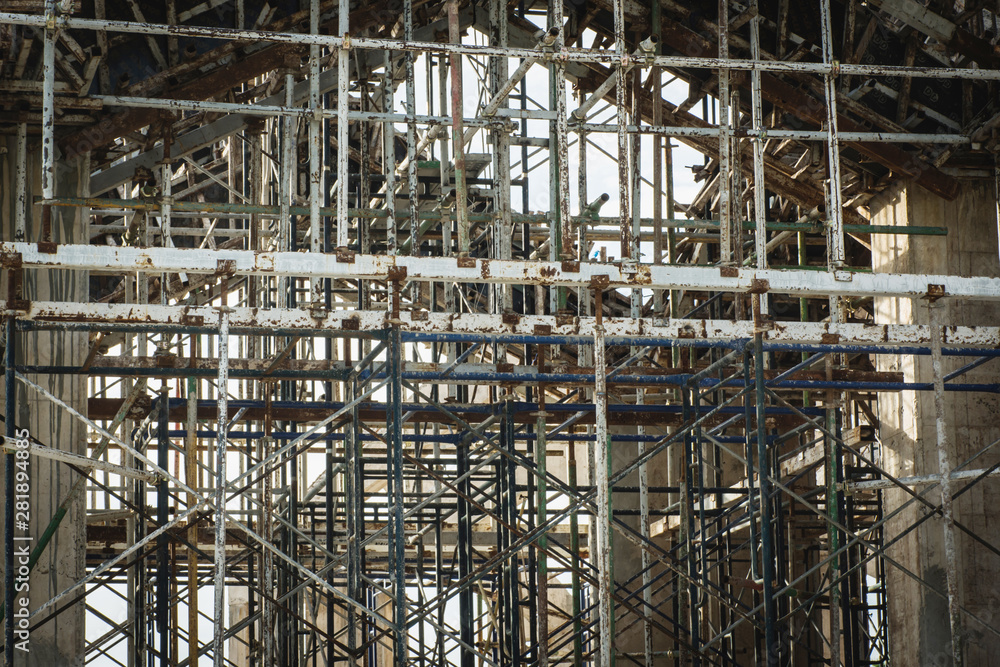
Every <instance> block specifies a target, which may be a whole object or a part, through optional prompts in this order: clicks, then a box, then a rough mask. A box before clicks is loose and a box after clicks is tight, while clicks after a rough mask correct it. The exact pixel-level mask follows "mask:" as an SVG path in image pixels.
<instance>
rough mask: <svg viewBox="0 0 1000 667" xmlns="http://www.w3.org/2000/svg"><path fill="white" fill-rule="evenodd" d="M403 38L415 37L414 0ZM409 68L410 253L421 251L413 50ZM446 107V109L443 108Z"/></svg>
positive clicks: (408, 4) (407, 2)
mask: <svg viewBox="0 0 1000 667" xmlns="http://www.w3.org/2000/svg"><path fill="white" fill-rule="evenodd" d="M403 39H404V40H405V41H406V42H407V43H409V42H411V41H413V0H403ZM403 64H404V65H405V70H406V186H407V192H408V194H407V198H408V199H407V203H408V204H409V209H410V214H409V217H410V254H411V255H419V254H420V217H419V215H418V213H419V202H418V201H417V83H416V80H415V78H414V72H413V51H412V50H409V49H408V50H407V51H405V52H404V55H403ZM442 111H443V109H442Z"/></svg>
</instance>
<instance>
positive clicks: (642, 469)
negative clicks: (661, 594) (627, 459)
mask: <svg viewBox="0 0 1000 667" xmlns="http://www.w3.org/2000/svg"><path fill="white" fill-rule="evenodd" d="M645 399H646V392H645V390H644V389H641V388H640V389H637V390H636V404H637V405H642V404H643V403H645ZM636 433H637V434H638V435H639V451H638V454H639V456H644V455H645V453H646V443H645V441H644V440H643V438H642V436H644V435H646V427H645V426H642V425H641V424H640V425H639V426H638V427H637V428H636ZM639 532H640V534H641V535H642V538H643V539H644V540H647V541H648V540H649V539H650V535H649V468H648V467H647V464H646V462H645V460H644V461H643V463H642V464H641V465H640V466H639ZM641 558H642V563H641V565H642V652H643V664H644V665H645V666H646V667H653V624H652V621H651V620H650V619H651V616H650V613H651V612H652V611H653V573H652V571H651V570H650V568H651V567H652V563H651V562H650V555H649V551H648V550H646V549H642V551H641Z"/></svg>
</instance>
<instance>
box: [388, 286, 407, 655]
mask: <svg viewBox="0 0 1000 667" xmlns="http://www.w3.org/2000/svg"><path fill="white" fill-rule="evenodd" d="M392 291H393V294H394V296H393V297H392V298H394V299H395V301H396V304H395V305H394V306H392V307H393V308H394V309H395V308H398V302H399V298H400V297H399V282H398V281H396V282H393V284H392ZM396 312H398V311H396ZM388 333H389V352H388V361H389V368H388V374H389V377H390V378H392V380H391V381H390V383H389V386H390V394H389V411H390V414H389V450H390V451H389V457H390V464H391V466H390V470H391V472H390V475H391V477H390V484H389V488H390V489H391V493H392V498H391V500H390V503H389V504H390V507H391V510H390V514H389V517H388V518H389V522H390V526H391V528H392V530H391V531H390V540H389V548H390V550H391V556H390V563H391V565H392V568H391V570H390V579H391V581H392V594H393V596H394V597H395V603H396V604H395V616H394V618H393V621H394V623H395V626H396V627H395V631H396V643H395V645H394V650H393V657H394V661H395V664H397V665H405V664H406V659H407V658H406V656H407V651H408V646H407V643H408V637H407V630H406V550H405V545H406V536H405V535H404V534H403V384H402V347H403V343H402V338H401V336H400V331H399V326H398V325H393V326H392V328H390V329H389V332H388Z"/></svg>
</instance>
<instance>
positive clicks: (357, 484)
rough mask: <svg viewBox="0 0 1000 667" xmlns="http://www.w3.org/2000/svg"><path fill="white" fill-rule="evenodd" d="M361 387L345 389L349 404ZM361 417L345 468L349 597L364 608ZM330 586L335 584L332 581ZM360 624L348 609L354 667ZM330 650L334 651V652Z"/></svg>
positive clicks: (354, 424)
mask: <svg viewBox="0 0 1000 667" xmlns="http://www.w3.org/2000/svg"><path fill="white" fill-rule="evenodd" d="M357 384H358V381H357V379H355V378H352V379H351V380H350V381H349V382H348V383H347V386H346V387H345V390H346V396H345V399H346V400H347V401H350V402H353V401H354V399H355V398H356V396H357ZM358 417H359V410H358V408H357V406H355V407H354V409H352V410H351V423H350V424H348V425H347V427H346V428H345V429H344V434H345V438H344V458H345V462H346V465H345V466H344V467H345V475H344V496H345V502H344V506H345V509H346V510H347V516H346V517H345V518H346V522H347V595H348V597H350V598H351V599H352V600H354V601H356V602H360V603H362V604H364V600H363V597H362V595H361V541H362V540H363V539H364V525H365V517H364V503H363V494H364V487H363V485H362V484H361V475H360V471H361V442H360V438H358V437H357V436H358V433H357V429H358ZM327 442H328V443H330V444H329V445H328V447H329V448H330V453H329V455H328V459H331V458H332V456H333V451H332V448H333V442H332V441H327ZM327 493H328V494H329V495H330V496H332V493H333V462H332V460H330V461H329V462H328V463H327ZM332 500H333V498H332V497H331V498H330V499H329V500H328V505H329V506H330V507H329V509H330V514H329V518H328V521H330V525H332V523H333V520H334V517H333V507H332ZM330 583H333V582H332V581H331V582H330ZM327 614H328V617H329V618H331V619H332V618H333V598H332V596H329V597H328V598H327ZM358 621H359V618H358V613H357V610H356V609H355V608H354V607H353V606H351V607H349V608H348V609H347V652H348V656H347V664H348V665H349V666H350V667H355V665H357V664H358V656H357V649H358ZM331 644H332V642H331ZM329 650H332V648H331V649H329Z"/></svg>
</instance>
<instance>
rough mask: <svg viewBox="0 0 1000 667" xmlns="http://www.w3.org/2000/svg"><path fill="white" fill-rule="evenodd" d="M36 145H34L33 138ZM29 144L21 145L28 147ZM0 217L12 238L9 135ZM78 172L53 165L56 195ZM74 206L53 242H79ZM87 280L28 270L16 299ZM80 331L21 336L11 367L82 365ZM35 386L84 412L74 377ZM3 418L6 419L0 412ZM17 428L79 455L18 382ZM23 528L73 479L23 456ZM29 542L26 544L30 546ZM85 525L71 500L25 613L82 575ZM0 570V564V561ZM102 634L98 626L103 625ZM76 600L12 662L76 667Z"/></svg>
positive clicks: (47, 515) (69, 288)
mask: <svg viewBox="0 0 1000 667" xmlns="http://www.w3.org/2000/svg"><path fill="white" fill-rule="evenodd" d="M35 143H37V140H36V141H35ZM30 144H31V142H30V141H29V146H30ZM0 148H6V152H4V151H2V150H0V153H3V154H2V155H0V216H2V226H0V229H2V234H3V239H4V240H10V239H13V237H14V234H13V230H14V210H15V208H14V207H15V195H16V188H15V182H16V181H15V168H16V161H17V159H18V156H17V150H16V149H17V142H16V140H15V139H14V138H13V137H4V138H2V139H0ZM27 162H28V164H27V169H28V170H27V174H28V201H29V202H30V201H31V200H32V197H33V196H34V195H36V194H40V192H41V187H40V184H39V178H40V173H41V171H40V165H39V160H38V153H37V152H29V154H28V158H27ZM86 177H87V174H86V172H85V171H83V170H81V168H80V165H78V164H65V163H60V164H59V168H58V170H57V178H56V193H57V195H63V196H68V195H73V196H80V195H81V193H84V192H85V191H84V189H83V188H85V187H86V181H87V180H88V179H87V178H86ZM82 216H83V212H82V211H80V210H78V209H68V208H64V209H54V210H53V216H52V234H53V240H54V241H56V242H57V243H87V242H88V239H87V237H86V232H85V221H86V218H85V217H82ZM40 238H41V209H40V207H37V206H31V207H29V209H28V214H27V240H28V241H37V240H39V239H40ZM2 274H3V275H2V279H0V295H2V296H0V298H3V299H6V298H7V297H6V295H7V276H6V271H3V272H2ZM89 292H90V290H89V282H88V276H87V273H85V272H74V273H70V272H66V271H33V272H27V273H26V274H25V281H24V298H26V299H33V300H55V301H79V302H84V303H85V302H87V301H88V300H89V297H90V293H89ZM87 349H88V343H87V334H68V333H63V332H33V333H21V334H19V336H18V345H17V349H16V353H17V362H18V364H26V365H57V366H76V367H79V366H82V365H83V362H84V360H85V359H86V356H87ZM28 377H29V378H30V379H31V380H32V381H33V382H35V383H37V384H40V385H41V386H42V387H44V388H46V389H47V390H49V391H50V392H52V393H53V394H55V395H56V396H58V397H59V398H61V399H62V400H64V401H66V402H67V403H69V404H70V405H72V406H73V407H74V408H75V409H77V410H78V411H80V412H81V413H83V414H87V381H86V378H85V377H84V376H82V375H58V376H56V375H29V376H28ZM2 385H3V383H2V382H0V405H3V403H2V401H3V398H2V396H3V394H4V388H3V386H2ZM5 417H6V418H10V415H5ZM14 418H15V419H16V423H17V425H18V427H20V428H27V429H28V431H29V432H30V434H31V435H32V436H33V437H34V438H36V439H37V440H38V441H39V442H41V443H43V444H45V445H48V446H50V447H55V448H58V449H63V450H67V451H72V452H75V453H78V454H86V453H87V444H86V437H87V433H86V430H85V429H84V428H83V426H82V424H81V423H80V422H79V420H76V419H74V418H73V417H71V416H70V415H69V413H67V412H66V411H65V410H63V409H62V408H60V407H58V406H56V405H55V404H53V403H51V402H50V401H48V400H47V399H45V398H44V397H42V396H40V395H39V394H37V393H36V392H34V391H29V390H27V389H25V387H24V386H23V385H21V386H19V387H18V389H17V414H16V415H14ZM30 474H31V523H30V528H29V531H28V534H29V535H31V536H32V537H33V538H34V539H35V540H36V541H37V539H38V538H39V537H40V536H41V535H42V532H43V531H44V530H45V527H46V526H47V525H48V523H49V520H50V519H51V517H52V515H53V513H54V512H55V510H56V508H57V507H58V506H59V504H60V503H61V502H62V501H63V499H64V498H66V496H67V493H68V492H69V489H70V487H71V486H72V484H73V482H74V481H75V480H76V479H77V478H78V477H77V474H76V473H75V472H73V471H71V470H70V469H69V468H68V467H66V466H65V465H64V464H61V463H56V462H54V461H50V460H48V459H39V458H34V457H33V458H32V459H31V468H30ZM32 544H34V543H32ZM85 548H86V522H85V510H84V504H83V496H80V498H79V499H78V500H77V501H76V502H74V503H73V504H72V505H71V506H70V508H69V511H68V512H67V514H66V516H65V517H64V519H63V521H62V524H61V526H60V528H59V530H58V532H57V533H56V535H55V537H54V538H53V540H52V542H51V543H50V544H49V547H48V549H47V550H46V551H45V553H44V554H43V555H42V557H41V559H40V560H39V561H38V564H37V565H36V566H35V569H34V571H33V573H32V575H31V580H30V584H31V595H30V608H31V609H32V610H34V609H36V608H37V607H38V606H39V605H41V604H42V603H44V602H46V601H48V600H49V599H50V598H52V597H54V596H55V595H57V594H58V593H60V592H62V591H63V590H65V589H66V588H68V587H69V586H70V585H71V584H72V583H74V582H76V581H77V580H79V579H81V578H83V576H84V574H85V567H84V556H85ZM0 568H2V561H0ZM104 629H105V630H106V629H107V628H106V627H105V628H104ZM84 632H85V629H84V603H83V602H82V601H81V602H78V603H77V604H75V605H73V607H72V608H71V609H68V610H66V611H64V612H62V613H60V614H59V615H58V616H57V617H56V618H55V619H53V620H51V621H49V622H48V623H46V624H45V625H44V626H42V627H40V628H38V629H36V630H33V631H32V632H31V638H30V639H31V642H30V645H31V652H30V653H28V654H27V655H25V654H19V655H17V656H16V657H17V660H18V662H17V663H16V664H18V665H19V666H20V665H27V666H28V667H36V666H37V667H63V666H65V665H73V666H76V665H83V646H84V637H85V636H84Z"/></svg>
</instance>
